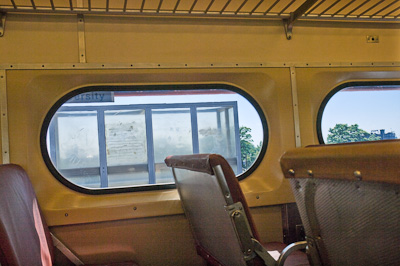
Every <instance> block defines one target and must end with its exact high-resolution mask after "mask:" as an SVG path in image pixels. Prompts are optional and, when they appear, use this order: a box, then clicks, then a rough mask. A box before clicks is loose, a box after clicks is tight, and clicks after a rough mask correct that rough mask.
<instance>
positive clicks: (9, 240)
mask: <svg viewBox="0 0 400 266" xmlns="http://www.w3.org/2000/svg"><path fill="white" fill-rule="evenodd" d="M53 263H54V246H53V241H52V238H51V235H50V231H49V229H48V227H47V224H46V221H45V219H44V217H43V215H42V214H41V211H40V208H39V206H38V203H37V199H36V195H35V192H34V190H33V187H32V184H31V182H30V180H29V178H28V175H27V174H26V172H25V171H24V169H22V168H21V167H20V166H18V165H14V164H6V165H0V264H1V266H8V265H12V266H36V265H37V266H50V265H53ZM63 265H64V264H63ZM102 265H103V266H133V265H137V264H135V263H133V262H122V263H109V264H102ZM98 266H99V265H98Z"/></svg>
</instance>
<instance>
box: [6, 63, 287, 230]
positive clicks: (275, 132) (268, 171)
mask: <svg viewBox="0 0 400 266" xmlns="http://www.w3.org/2000/svg"><path fill="white" fill-rule="evenodd" d="M288 77H289V72H288V70H287V69H285V68H282V69H279V68H273V69H257V70H252V69H219V71H218V72H215V71H214V70H211V69H206V70H193V69H187V70H185V71H182V70H179V71H177V70H174V69H170V70H92V71H90V70H75V71H73V70H72V71H63V70H53V71H50V70H34V71H27V70H15V71H10V74H9V75H8V82H9V88H12V89H11V90H9V92H8V95H9V96H8V97H9V121H10V148H11V151H12V152H11V162H14V163H18V164H21V165H22V166H23V167H24V168H25V169H26V170H27V172H28V173H29V175H30V176H31V178H32V182H33V184H34V186H35V190H36V191H37V194H38V198H39V202H40V203H41V206H42V209H43V211H44V213H45V215H46V218H47V222H48V223H49V224H50V225H63V224H74V223H85V222H96V221H105V220H119V219H127V218H137V217H148V216H161V215H171V214H177V213H182V210H181V207H180V202H179V199H178V195H177V193H176V191H175V190H170V191H151V192H135V193H129V194H115V195H103V196H93V195H85V194H81V193H77V192H74V191H71V190H70V189H68V188H66V187H65V186H64V185H62V184H60V183H59V182H58V181H57V180H56V179H55V178H54V177H53V176H52V175H51V173H50V172H49V170H48V169H47V167H46V166H45V164H44V161H43V159H42V155H41V151H40V145H39V134H40V128H41V125H42V122H43V120H44V117H45V116H46V114H47V112H48V111H49V110H50V108H51V106H52V105H53V104H54V103H55V102H56V101H57V100H58V99H59V98H61V97H62V96H63V95H64V94H66V93H67V92H69V91H71V90H73V89H74V88H77V87H81V86H88V85H94V84H113V85H116V84H171V83H175V84H183V83H185V84H193V83H194V84H195V83H225V84H231V85H234V86H237V87H239V88H241V89H243V90H244V91H246V92H247V93H249V94H250V95H252V96H253V97H254V98H255V99H258V100H257V101H258V102H259V104H260V106H261V107H262V108H263V111H264V112H265V114H266V116H267V120H268V123H269V127H270V132H269V136H270V139H273V140H274V141H271V142H270V143H269V146H268V151H267V155H266V157H265V159H264V161H263V163H262V164H261V165H260V166H259V167H258V169H257V170H256V171H255V172H254V174H252V175H251V176H250V177H248V178H246V179H245V180H244V181H242V182H241V183H242V187H243V190H244V192H245V193H246V194H248V197H249V202H250V205H252V206H262V205H273V204H279V203H285V202H290V201H293V198H292V195H291V192H290V188H289V186H288V183H287V182H286V181H283V176H282V173H281V170H280V166H279V163H278V159H279V157H280V155H281V154H282V153H283V152H284V151H285V150H286V149H288V148H291V147H293V146H294V143H293V141H294V137H293V122H291V123H288V125H286V124H285V125H283V124H282V121H292V115H291V114H290V113H289V112H287V111H286V110H290V109H291V108H292V107H291V101H290V97H291V91H290V80H289V79H288ZM149 80H151V81H152V82H151V83H149ZM32 110H35V112H32ZM133 207H137V208H136V210H134V208H133Z"/></svg>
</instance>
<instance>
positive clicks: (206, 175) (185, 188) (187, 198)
mask: <svg viewBox="0 0 400 266" xmlns="http://www.w3.org/2000/svg"><path fill="white" fill-rule="evenodd" d="M165 163H166V164H167V166H169V167H172V172H173V175H174V179H175V183H176V185H177V189H178V192H179V195H180V197H181V200H182V205H183V209H184V211H185V214H186V216H187V217H188V220H189V223H190V224H191V228H192V232H193V235H194V238H195V241H196V249H197V252H198V254H199V255H201V256H202V257H203V258H204V259H205V260H206V261H207V263H208V264H210V265H228V264H226V262H225V261H226V260H229V259H232V258H226V257H224V255H223V254H218V253H219V252H218V251H222V250H221V247H215V246H213V245H212V244H211V245H210V244H209V243H210V242H208V243H204V242H207V241H211V240H209V239H207V241H204V237H210V235H209V234H208V235H207V232H205V233H204V230H203V231H202V230H200V229H199V228H200V227H202V226H203V225H202V223H203V221H206V220H207V217H205V216H209V215H212V214H214V215H216V217H219V215H222V216H225V218H226V219H224V222H225V223H226V224H225V225H224V226H223V228H224V230H226V231H227V232H233V233H232V234H234V235H233V236H232V235H229V236H227V238H228V239H232V240H233V241H236V243H235V244H233V243H225V244H226V247H224V248H226V249H228V248H231V249H232V250H234V252H240V253H241V254H240V255H238V257H237V258H239V257H241V259H236V260H235V261H234V262H233V263H234V264H235V265H271V266H272V265H283V264H284V262H285V260H286V258H287V257H288V256H289V254H290V253H292V252H293V251H295V250H299V249H305V248H306V245H307V244H306V242H305V241H302V242H298V243H293V244H291V245H289V246H287V247H286V248H285V249H284V250H283V252H282V253H281V254H280V256H279V258H278V259H275V258H274V257H273V256H271V254H270V253H269V252H268V251H267V249H265V248H264V246H263V245H261V243H260V242H259V237H258V233H257V231H256V228H255V225H254V222H253V220H252V217H251V214H250V211H249V207H248V206H247V203H246V199H245V197H244V195H243V193H242V190H241V188H240V185H239V182H238V180H237V178H236V175H235V174H234V172H233V170H232V169H231V167H230V165H229V164H228V162H227V161H226V160H225V159H224V158H223V157H222V156H220V155H217V154H195V155H182V156H169V157H167V158H166V159H165ZM205 186H207V187H205ZM203 188H204V189H205V190H203ZM207 190H212V191H214V194H212V197H214V199H213V201H214V202H218V204H219V205H218V206H217V207H215V206H213V204H212V203H209V202H207V199H204V198H205V197H206V196H204V197H201V196H199V195H198V194H201V193H207ZM195 201H201V203H200V204H203V205H206V204H209V206H208V207H209V208H208V209H207V208H204V207H201V206H202V205H200V204H198V203H196V202H195ZM196 204H197V205H196ZM211 205H212V206H211ZM199 206H200V207H199ZM214 208H218V211H216V212H213V209H214ZM199 220H202V221H199ZM217 220H218V219H217ZM216 223H218V222H216ZM204 227H206V229H205V230H207V229H208V228H207V225H205V226H204ZM214 233H215V232H214ZM211 237H213V236H211ZM230 245H232V247H228V246H230ZM234 247H240V251H238V250H239V249H238V248H236V249H235V248H234ZM215 249H216V250H215ZM221 253H222V252H221ZM235 255H236V254H233V252H232V253H230V256H235ZM239 260H241V262H239ZM231 263H232V262H231Z"/></svg>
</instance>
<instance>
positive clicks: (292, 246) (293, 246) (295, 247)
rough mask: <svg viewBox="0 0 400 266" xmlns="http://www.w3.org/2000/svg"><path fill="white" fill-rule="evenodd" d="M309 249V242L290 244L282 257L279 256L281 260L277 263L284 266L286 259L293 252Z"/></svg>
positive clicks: (283, 251)
mask: <svg viewBox="0 0 400 266" xmlns="http://www.w3.org/2000/svg"><path fill="white" fill-rule="evenodd" d="M306 247H307V241H299V242H295V243H292V244H290V245H289V246H287V247H286V248H285V249H284V250H282V253H281V255H280V256H279V259H278V261H277V265H278V266H283V264H285V260H286V258H287V257H288V256H289V255H290V254H291V253H292V252H293V251H296V250H299V249H305V248H306Z"/></svg>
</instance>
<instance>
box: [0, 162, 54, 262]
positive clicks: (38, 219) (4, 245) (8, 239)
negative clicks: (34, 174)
mask: <svg viewBox="0 0 400 266" xmlns="http://www.w3.org/2000/svg"><path fill="white" fill-rule="evenodd" d="M52 247H53V244H52V240H51V236H50V232H49V230H48V227H47V225H46V222H45V220H44V218H43V216H42V214H41V212H40V209H39V207H38V203H37V199H36V196H35V192H34V190H33V188H32V184H31V183H30V180H29V178H28V176H27V174H26V172H25V171H24V169H22V168H21V167H20V166H18V165H13V164H7V165H0V264H1V265H2V266H6V265H17V266H26V265H30V266H34V265H35V266H36V265H43V266H47V265H51V264H52V260H53V248H52Z"/></svg>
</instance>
